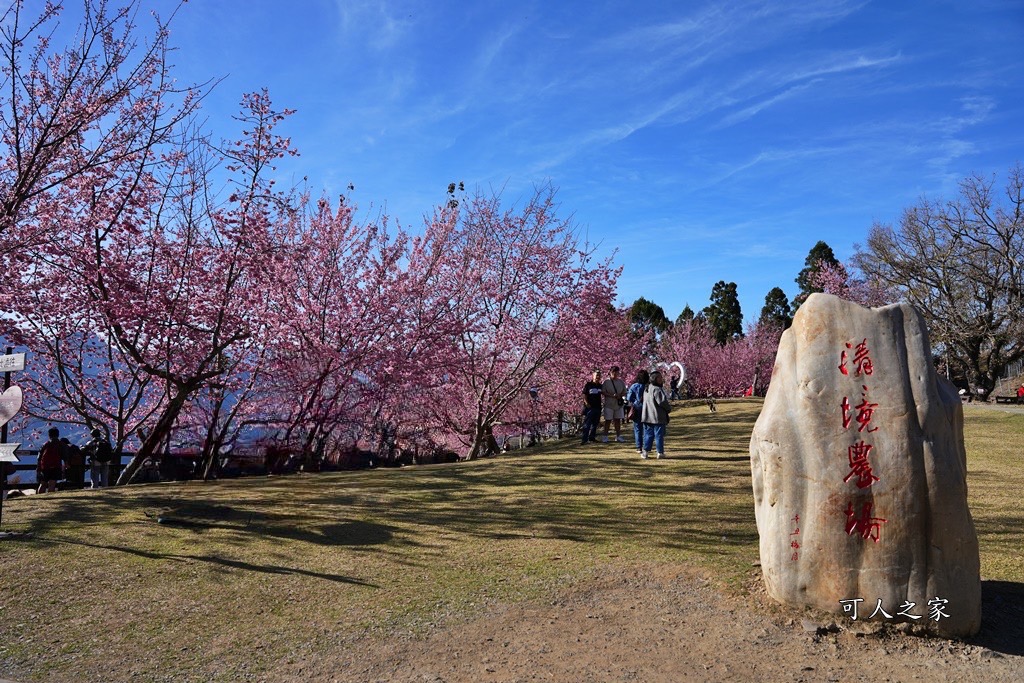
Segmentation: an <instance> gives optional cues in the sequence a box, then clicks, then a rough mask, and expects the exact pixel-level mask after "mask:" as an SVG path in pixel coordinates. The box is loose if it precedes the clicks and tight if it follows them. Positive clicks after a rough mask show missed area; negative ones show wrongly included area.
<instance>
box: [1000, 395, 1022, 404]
mask: <svg viewBox="0 0 1024 683" xmlns="http://www.w3.org/2000/svg"><path fill="white" fill-rule="evenodd" d="M996 403H1024V399H1022V398H1021V397H1020V396H996Z"/></svg>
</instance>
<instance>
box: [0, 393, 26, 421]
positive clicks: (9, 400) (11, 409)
mask: <svg viewBox="0 0 1024 683" xmlns="http://www.w3.org/2000/svg"><path fill="white" fill-rule="evenodd" d="M22 398H23V396H22V393H21V387H11V388H9V389H8V390H7V391H5V392H4V393H2V394H0V426H2V425H5V424H7V423H8V422H10V421H11V419H12V418H13V417H14V416H15V415H17V414H18V411H19V410H21V401H22Z"/></svg>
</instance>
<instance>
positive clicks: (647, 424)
mask: <svg viewBox="0 0 1024 683" xmlns="http://www.w3.org/2000/svg"><path fill="white" fill-rule="evenodd" d="M664 384H665V380H664V378H663V377H662V374H661V371H660V370H654V371H652V372H651V383H650V384H648V385H647V388H646V389H644V410H643V415H642V416H641V419H642V420H643V423H644V449H643V450H642V451H641V452H640V457H641V458H643V459H644V460H646V459H647V456H648V455H649V454H650V452H651V447H652V446H653V447H654V448H655V449H657V454H658V455H657V457H658V459H659V460H660V459H662V458H663V457H665V427H666V426H667V425H668V413H669V411H670V410H672V406H671V405H670V404H669V400H668V394H667V393H666V392H665V389H664V388H663V387H664Z"/></svg>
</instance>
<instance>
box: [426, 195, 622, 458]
mask: <svg viewBox="0 0 1024 683" xmlns="http://www.w3.org/2000/svg"><path fill="white" fill-rule="evenodd" d="M556 208H557V207H556V205H555V193H554V190H553V189H552V188H550V187H546V188H539V189H537V190H536V191H535V192H534V193H533V194H532V195H531V196H529V197H528V198H527V199H526V200H525V202H524V203H523V204H522V206H520V207H517V208H502V206H501V201H500V197H499V196H485V195H483V194H479V193H478V194H476V195H474V196H472V197H470V198H468V199H466V200H464V201H461V202H459V201H450V202H449V203H448V204H447V205H445V206H443V207H441V208H439V209H438V210H437V211H436V212H435V214H434V215H433V216H432V217H431V219H430V220H429V221H428V224H427V227H426V231H425V233H426V241H425V245H426V248H425V250H424V251H423V254H424V255H425V257H426V258H427V259H428V261H429V262H430V263H431V264H432V265H431V267H430V270H431V278H430V279H429V282H430V286H429V288H428V290H427V291H425V292H424V295H425V297H426V299H425V303H426V307H427V308H430V309H433V310H440V311H444V312H445V316H444V318H443V320H444V323H445V329H446V330H448V332H446V336H447V339H440V340H437V341H438V342H439V343H438V345H436V346H435V347H434V348H430V349H429V352H430V354H434V357H435V359H438V358H440V359H443V360H444V363H443V365H442V366H441V368H439V369H438V370H435V371H434V372H435V374H434V382H435V385H434V386H428V387H425V388H423V394H422V396H423V397H424V399H425V400H422V401H420V409H421V410H424V411H425V412H427V413H428V415H429V422H431V423H432V424H436V425H437V426H438V428H439V429H440V430H443V431H445V432H447V433H448V434H450V435H453V436H456V437H457V438H458V440H459V442H460V444H461V446H462V447H463V448H464V453H465V454H466V457H468V458H476V457H479V456H482V455H486V454H487V453H489V452H491V451H492V450H493V449H494V447H495V439H494V428H495V426H496V425H498V423H499V422H501V420H502V419H503V417H504V416H505V415H506V413H507V411H508V410H509V408H510V406H512V405H513V404H514V403H515V402H516V401H517V400H521V399H522V397H523V396H524V395H526V394H528V392H529V389H530V387H531V386H534V382H535V380H536V379H537V377H538V372H539V371H540V370H541V369H542V368H545V367H546V366H549V365H551V364H553V363H557V362H558V361H559V359H560V357H561V354H562V353H563V352H565V351H567V350H568V349H570V348H572V347H573V345H574V344H576V343H577V342H578V340H581V339H590V338H592V337H591V335H592V334H593V333H594V330H593V327H592V324H591V321H592V316H593V312H594V311H595V310H596V309H597V308H598V307H599V306H601V305H604V306H607V305H608V304H609V302H610V301H611V299H612V297H613V293H614V288H615V281H616V278H617V276H618V272H617V271H616V270H615V269H613V268H612V267H611V264H610V262H608V261H601V262H595V258H594V250H593V248H592V247H590V246H588V245H585V244H581V243H580V241H579V238H578V235H577V231H576V229H575V227H574V226H573V224H572V223H571V222H570V221H567V220H564V219H560V218H558V217H557V216H556ZM435 363H436V360H435ZM438 373H440V374H438Z"/></svg>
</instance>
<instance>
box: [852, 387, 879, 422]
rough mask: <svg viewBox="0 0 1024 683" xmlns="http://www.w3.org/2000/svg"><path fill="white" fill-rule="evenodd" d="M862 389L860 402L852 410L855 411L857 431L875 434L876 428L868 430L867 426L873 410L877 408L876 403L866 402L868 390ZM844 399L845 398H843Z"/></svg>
mask: <svg viewBox="0 0 1024 683" xmlns="http://www.w3.org/2000/svg"><path fill="white" fill-rule="evenodd" d="M861 388H862V389H864V393H863V394H862V399H861V402H860V403H858V404H857V405H856V406H854V410H856V411H857V425H858V427H857V431H858V432H863V431H864V430H865V429H867V431H869V432H877V431H878V427H872V428H870V429H868V425H870V424H871V416H872V415H874V414H875V408H877V407H878V404H877V403H869V402H868V388H867V387H861ZM844 398H845V397H844Z"/></svg>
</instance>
